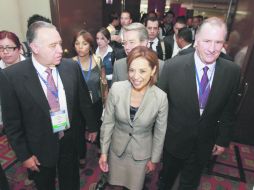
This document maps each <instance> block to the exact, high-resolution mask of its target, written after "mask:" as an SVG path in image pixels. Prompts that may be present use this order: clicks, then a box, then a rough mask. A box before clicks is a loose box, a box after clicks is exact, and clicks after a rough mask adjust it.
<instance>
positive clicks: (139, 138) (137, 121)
mask: <svg viewBox="0 0 254 190" xmlns="http://www.w3.org/2000/svg"><path fill="white" fill-rule="evenodd" d="M127 63H128V70H129V72H128V74H129V81H128V80H126V81H120V82H115V83H113V85H112V87H111V89H110V91H109V95H108V99H107V101H106V107H105V115H104V118H103V124H102V126H101V137H100V141H101V152H102V154H101V157H100V160H99V165H100V168H101V170H102V171H103V172H109V176H108V182H109V184H111V185H120V186H124V187H126V188H128V189H136V190H141V189H142V188H143V184H144V179H145V175H146V174H147V173H150V172H152V171H154V170H155V168H156V163H158V162H159V161H160V156H161V152H162V149H163V142H164V138H165V132H166V127H167V113H168V105H167V104H168V103H167V102H168V100H167V95H166V93H164V92H163V91H162V90H160V89H159V88H158V87H156V86H155V85H154V83H155V81H156V80H155V79H156V76H157V70H158V58H157V55H156V53H155V52H154V51H152V50H150V49H149V48H147V47H144V46H138V47H135V48H134V49H133V50H132V51H131V52H130V53H129V54H128V58H127Z"/></svg>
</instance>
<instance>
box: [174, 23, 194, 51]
mask: <svg viewBox="0 0 254 190" xmlns="http://www.w3.org/2000/svg"><path fill="white" fill-rule="evenodd" d="M176 43H177V45H178V47H179V48H180V50H179V52H178V54H177V55H185V54H188V53H191V52H194V51H195V48H193V46H192V33H191V29H189V28H187V27H184V28H181V29H179V30H178V34H177V35H176Z"/></svg>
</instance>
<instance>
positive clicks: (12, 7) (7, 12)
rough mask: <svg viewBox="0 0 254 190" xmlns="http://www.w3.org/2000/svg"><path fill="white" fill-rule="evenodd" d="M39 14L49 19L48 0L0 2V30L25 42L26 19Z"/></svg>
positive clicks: (0, 0) (6, 0)
mask: <svg viewBox="0 0 254 190" xmlns="http://www.w3.org/2000/svg"><path fill="white" fill-rule="evenodd" d="M33 14H40V15H43V16H45V17H47V18H50V19H51V13H50V2H49V0H41V1H39V0H0V18H1V21H0V30H9V31H11V32H14V33H15V34H17V35H18V37H19V38H20V40H21V41H24V40H25V35H26V30H27V19H28V18H29V17H30V16H31V15H33Z"/></svg>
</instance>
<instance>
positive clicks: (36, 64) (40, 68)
mask: <svg viewBox="0 0 254 190" xmlns="http://www.w3.org/2000/svg"><path fill="white" fill-rule="evenodd" d="M32 62H33V65H34V67H35V69H36V71H37V72H38V73H39V74H40V75H42V76H45V74H46V72H45V71H46V70H47V67H45V66H44V65H42V64H40V63H39V62H38V61H37V60H36V59H35V57H34V56H33V54H32ZM51 69H52V71H54V70H56V67H53V68H51Z"/></svg>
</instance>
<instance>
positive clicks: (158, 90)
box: [150, 85, 167, 97]
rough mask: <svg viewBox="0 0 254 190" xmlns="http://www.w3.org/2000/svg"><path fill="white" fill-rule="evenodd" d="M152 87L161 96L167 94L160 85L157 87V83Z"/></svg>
mask: <svg viewBox="0 0 254 190" xmlns="http://www.w3.org/2000/svg"><path fill="white" fill-rule="evenodd" d="M150 88H151V90H152V91H153V92H154V93H155V94H157V95H158V96H159V97H163V96H167V94H166V93H165V92H164V91H163V90H161V89H160V88H159V87H157V86H156V85H153V86H151V87H150Z"/></svg>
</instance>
